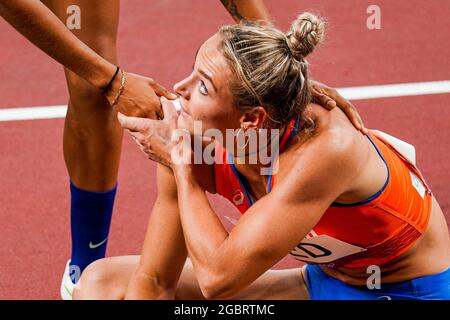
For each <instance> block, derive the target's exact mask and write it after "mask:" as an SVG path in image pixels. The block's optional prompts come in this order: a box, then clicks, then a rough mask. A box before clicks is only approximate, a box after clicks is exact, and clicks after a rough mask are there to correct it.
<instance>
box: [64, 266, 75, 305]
mask: <svg viewBox="0 0 450 320" xmlns="http://www.w3.org/2000/svg"><path fill="white" fill-rule="evenodd" d="M73 289H75V285H74V284H73V282H72V280H71V279H70V260H68V261H67V264H66V268H65V269H64V275H63V277H62V281H61V298H62V299H63V300H72V293H73Z"/></svg>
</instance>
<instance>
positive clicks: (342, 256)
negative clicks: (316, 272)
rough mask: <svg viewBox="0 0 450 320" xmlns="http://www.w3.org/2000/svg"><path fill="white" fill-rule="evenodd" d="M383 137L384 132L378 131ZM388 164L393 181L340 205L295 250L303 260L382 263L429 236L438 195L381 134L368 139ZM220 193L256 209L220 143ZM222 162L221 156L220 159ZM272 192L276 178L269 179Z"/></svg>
mask: <svg viewBox="0 0 450 320" xmlns="http://www.w3.org/2000/svg"><path fill="white" fill-rule="evenodd" d="M297 127H298V121H297V122H295V124H294V122H291V124H290V125H289V126H288V129H287V130H286V132H285V133H284V134H283V137H282V139H281V142H280V150H281V151H282V150H283V147H284V145H286V143H287V141H289V139H290V138H291V137H292V136H294V135H295V134H296V133H297ZM378 133H380V132H378ZM366 137H367V139H369V141H370V142H371V143H372V145H373V146H374V147H375V149H376V150H377V152H378V154H379V156H380V157H381V158H382V160H383V161H384V163H385V164H386V167H387V170H388V178H387V180H386V182H385V184H384V186H383V187H382V188H381V189H380V190H379V191H378V192H377V193H376V194H374V195H373V196H371V197H370V198H368V199H366V200H364V201H360V202H358V203H355V204H351V205H349V204H338V203H334V204H333V205H332V206H330V207H329V208H328V209H327V210H326V211H325V213H324V214H323V216H322V218H321V219H320V221H319V222H318V223H317V224H316V225H315V226H314V228H313V230H311V231H310V233H309V234H308V235H307V236H306V237H305V239H303V240H302V241H301V242H300V243H299V244H298V246H297V247H296V248H294V249H293V250H292V251H291V253H290V254H291V255H293V256H294V257H295V258H296V259H297V260H300V261H303V262H307V263H311V264H325V265H327V266H328V267H330V268H335V267H346V268H362V267H367V266H370V265H382V264H384V263H386V262H389V261H391V260H393V259H394V258H396V257H398V256H400V255H401V254H402V253H404V252H405V251H406V250H407V249H408V248H410V247H411V246H412V245H413V244H414V242H415V241H416V240H417V239H418V238H419V237H420V236H421V235H422V234H423V233H424V231H425V229H426V227H427V225H428V220H429V217H430V213H431V202H432V195H431V191H430V189H429V188H428V186H427V184H426V182H425V180H424V179H423V177H422V175H421V173H420V171H419V170H418V169H417V168H416V166H415V164H414V163H413V162H412V161H410V160H409V159H408V158H407V157H405V156H404V154H402V153H401V152H400V151H398V148H396V147H395V146H394V144H390V143H389V141H387V140H384V139H382V138H377V137H380V136H379V135H378V134H377V135H376V132H375V131H374V132H371V133H369V135H367V136H366ZM215 152H216V157H218V158H219V159H220V160H221V161H220V163H216V164H215V168H214V171H215V186H216V192H217V193H218V194H220V195H222V196H223V197H225V198H227V199H228V200H230V201H231V202H232V203H233V204H234V205H235V206H236V207H237V208H238V210H239V211H240V212H241V213H242V214H244V213H245V211H247V209H248V208H250V206H251V205H252V200H251V198H250V196H249V194H248V191H247V189H248V188H247V187H246V183H247V182H246V181H245V178H244V177H243V176H241V175H240V174H239V172H238V171H237V170H236V167H235V166H234V164H233V157H232V155H231V154H229V153H228V152H227V151H226V150H225V148H224V147H223V146H221V145H216V149H215ZM216 159H217V158H216ZM268 184H269V190H268V192H270V190H271V188H272V186H273V178H272V176H269V181H268Z"/></svg>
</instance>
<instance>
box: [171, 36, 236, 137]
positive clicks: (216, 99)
mask: <svg viewBox="0 0 450 320" xmlns="http://www.w3.org/2000/svg"><path fill="white" fill-rule="evenodd" d="M220 45H221V37H220V36H219V35H217V34H216V35H214V36H213V37H211V38H210V39H208V40H207V41H206V42H205V43H204V44H203V45H202V46H201V47H200V49H199V50H198V53H197V56H196V58H195V63H194V68H193V70H192V73H191V74H190V75H189V76H188V77H187V78H186V79H184V80H182V81H180V82H178V83H177V84H176V85H175V86H174V90H175V92H176V93H177V94H178V95H179V96H180V101H181V105H182V111H181V114H180V117H179V119H178V127H179V128H183V129H187V130H189V132H191V134H193V126H194V121H201V124H202V131H203V132H204V131H205V130H207V129H212V128H214V129H218V130H220V131H221V132H222V134H224V133H225V129H237V128H240V126H241V125H240V119H241V117H242V112H240V111H239V110H238V109H237V108H236V107H235V106H234V104H233V98H232V94H231V90H230V80H231V79H233V73H232V71H231V68H230V66H229V65H228V63H227V61H226V60H225V57H224V56H223V54H222V53H221V52H220V50H219V46H220Z"/></svg>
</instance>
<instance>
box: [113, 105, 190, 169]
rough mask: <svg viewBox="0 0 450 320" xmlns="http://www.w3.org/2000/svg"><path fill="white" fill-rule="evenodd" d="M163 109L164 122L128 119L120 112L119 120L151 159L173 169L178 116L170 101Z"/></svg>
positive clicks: (176, 143)
mask: <svg viewBox="0 0 450 320" xmlns="http://www.w3.org/2000/svg"><path fill="white" fill-rule="evenodd" d="M162 108H163V111H164V119H163V120H151V119H143V118H136V117H128V116H125V115H124V114H122V113H120V112H119V113H118V119H119V122H120V124H121V125H122V127H123V128H124V129H126V130H127V131H128V132H129V133H130V135H131V136H132V138H133V140H134V142H136V144H137V145H138V146H139V148H140V149H141V151H142V152H144V153H145V154H146V155H147V157H148V158H149V159H151V160H153V161H156V162H159V163H161V164H163V165H165V166H168V167H171V166H172V165H173V163H174V161H173V159H172V149H173V148H175V147H176V146H177V145H178V141H173V140H172V136H173V133H174V131H175V130H176V129H177V119H178V114H177V112H176V110H175V107H174V106H173V104H172V103H171V102H170V101H163V102H162ZM189 148H190V144H189Z"/></svg>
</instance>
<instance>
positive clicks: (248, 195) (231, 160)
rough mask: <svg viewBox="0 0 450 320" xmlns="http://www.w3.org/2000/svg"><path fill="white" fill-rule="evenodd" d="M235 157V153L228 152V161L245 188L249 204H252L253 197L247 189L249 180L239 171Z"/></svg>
mask: <svg viewBox="0 0 450 320" xmlns="http://www.w3.org/2000/svg"><path fill="white" fill-rule="evenodd" d="M233 161H234V159H233V155H232V154H231V153H228V162H229V163H230V166H231V169H232V170H233V172H234V175H235V176H236V178H237V179H238V181H239V184H240V185H241V188H242V189H244V193H245V198H246V199H247V202H248V205H249V206H251V205H252V204H253V202H252V199H251V198H250V194H249V193H248V191H247V185H246V184H247V180H246V179H245V178H244V177H243V176H242V175H241V174H240V173H239V171H238V170H237V169H236V167H235V166H234V162H233Z"/></svg>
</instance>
